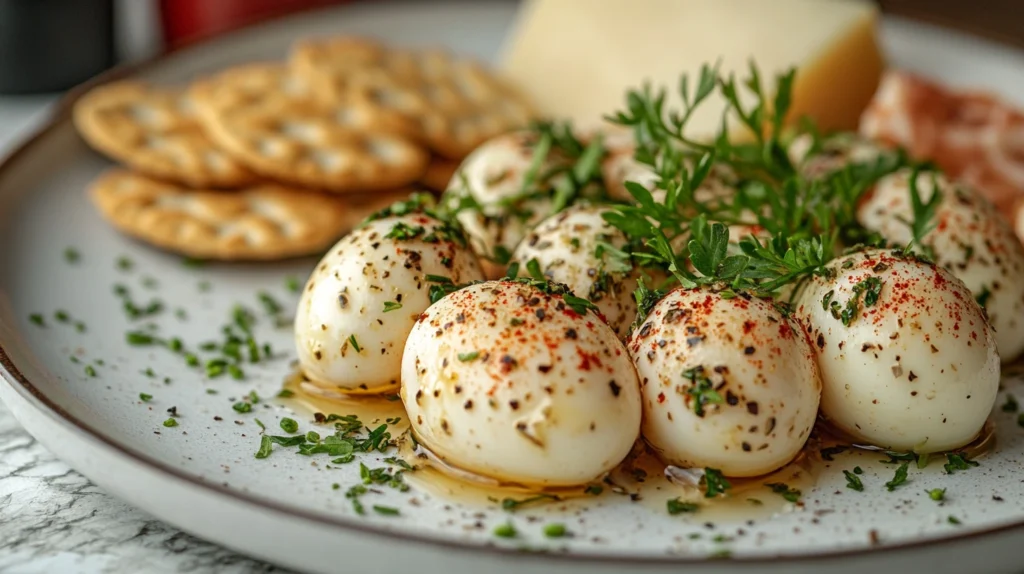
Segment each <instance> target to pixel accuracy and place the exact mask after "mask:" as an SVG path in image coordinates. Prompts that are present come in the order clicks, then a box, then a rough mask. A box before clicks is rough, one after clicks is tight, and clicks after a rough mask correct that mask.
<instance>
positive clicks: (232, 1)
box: [160, 0, 351, 50]
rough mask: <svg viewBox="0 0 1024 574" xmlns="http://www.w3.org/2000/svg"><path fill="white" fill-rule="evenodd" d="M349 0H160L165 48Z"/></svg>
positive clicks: (172, 47)
mask: <svg viewBox="0 0 1024 574" xmlns="http://www.w3.org/2000/svg"><path fill="white" fill-rule="evenodd" d="M349 1H351V0H160V19H161V21H162V25H163V34H164V42H165V43H166V48H167V49H171V50H173V49H175V48H179V47H181V46H184V45H185V44H188V43H190V42H194V41H196V40H199V39H200V38H205V37H208V36H213V35H215V34H220V33H222V32H226V31H228V30H232V29H235V28H239V27H242V26H245V25H248V24H253V23H256V22H259V21H261V20H268V19H270V18H274V17H277V16H283V15H285V14H290V13H292V12H298V11H301V10H305V9H309V8H316V7H319V6H327V5H331V4H344V3H346V2H349Z"/></svg>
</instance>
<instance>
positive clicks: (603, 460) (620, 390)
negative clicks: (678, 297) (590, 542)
mask: <svg viewBox="0 0 1024 574" xmlns="http://www.w3.org/2000/svg"><path fill="white" fill-rule="evenodd" d="M583 311H584V314H582V315H580V314H577V313H576V312H575V311H574V310H573V309H572V308H571V307H570V306H568V305H567V304H566V303H565V301H564V299H563V297H562V296H561V295H558V294H553V293H550V292H545V291H544V290H541V289H539V288H537V287H533V286H530V285H527V284H524V283H522V282H516V281H490V282H486V283H479V284H476V285H473V286H470V287H467V288H465V289H462V290H460V291H456V292H455V293H452V294H450V295H448V296H446V297H445V298H444V299H442V300H440V301H438V302H437V303H435V304H434V305H432V306H431V307H430V308H429V309H427V311H426V312H425V313H424V314H423V316H422V318H421V319H420V321H419V322H418V323H417V324H416V326H415V327H414V328H413V330H412V333H411V334H410V335H409V340H408V342H407V343H406V347H405V356H404V358H403V360H402V393H401V394H402V401H403V402H404V404H405V408H406V410H407V412H408V413H409V420H410V421H411V424H412V429H413V431H414V432H415V434H416V438H417V440H418V441H419V443H420V444H422V445H424V446H426V447H427V448H428V449H429V450H430V451H432V452H433V453H434V454H435V455H437V456H438V457H440V458H441V459H442V460H444V461H445V462H446V463H448V464H450V465H452V466H454V467H456V468H459V469H462V470H465V471H469V472H473V473H476V474H478V475H482V476H485V477H490V478H493V479H497V480H500V481H503V482H510V483H517V484H523V485H531V486H570V485H578V484H583V483H586V482H587V481H590V480H593V479H595V478H598V477H600V476H601V475H603V474H604V473H606V472H608V471H609V470H611V469H612V468H614V467H615V466H616V465H617V464H619V463H620V462H621V461H622V460H623V458H625V457H626V455H627V454H628V453H629V452H630V449H631V448H632V446H633V444H634V443H635V441H636V439H637V437H638V435H639V433H640V416H641V414H640V390H639V386H638V383H637V378H636V371H634V369H633V365H632V363H631V362H630V360H629V354H628V353H627V352H626V349H625V348H624V347H623V346H622V343H621V342H619V340H618V338H617V337H616V336H615V333H614V332H613V331H612V330H611V328H610V327H608V325H606V324H605V323H604V322H603V321H601V320H600V319H599V318H598V317H597V316H596V315H595V314H594V313H593V312H590V311H586V310H583Z"/></svg>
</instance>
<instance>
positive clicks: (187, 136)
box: [74, 81, 256, 188]
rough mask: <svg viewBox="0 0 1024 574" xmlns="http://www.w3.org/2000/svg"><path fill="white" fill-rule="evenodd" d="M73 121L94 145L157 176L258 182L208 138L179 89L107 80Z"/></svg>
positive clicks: (202, 183) (215, 183)
mask: <svg viewBox="0 0 1024 574" xmlns="http://www.w3.org/2000/svg"><path fill="white" fill-rule="evenodd" d="M74 122H75V126H76V127H77V128H78V131H79V133H80V134H81V135H82V137H83V138H84V139H85V141H86V142H87V143H88V144H89V145H90V146H92V147H93V148H94V149H96V150H97V151H99V152H101V153H103V154H105V155H107V156H109V157H110V158H112V159H114V160H117V161H120V162H122V163H124V164H126V165H128V166H130V167H132V168H134V169H136V170H138V171H140V172H143V173H146V174H149V175H152V176H154V177H159V178H162V179H167V180H170V181H174V182H177V183H182V184H185V185H190V186H193V187H218V188H232V187H240V186H244V185H248V184H251V183H252V182H254V181H255V180H256V176H255V175H254V174H253V173H252V172H251V171H250V170H248V169H246V168H245V166H244V165H243V164H241V163H240V162H238V161H235V160H234V159H233V158H232V157H231V156H229V155H227V154H225V153H224V152H222V151H221V150H219V149H217V147H215V146H214V145H213V143H212V142H211V141H210V140H209V139H208V138H207V137H206V135H205V133H204V132H203V130H202V128H201V127H200V126H199V124H198V122H197V121H196V115H195V109H194V107H193V106H192V104H191V102H190V101H189V100H188V98H186V97H185V96H184V94H183V93H182V92H181V91H179V90H174V89H164V88H156V87H153V86H148V85H146V84H143V83H140V82H134V81H124V82H115V83H111V84H106V85H103V86H100V87H97V88H95V89H93V90H92V91H90V92H88V93H87V94H85V95H84V96H83V97H82V98H81V99H79V100H78V102H76V104H75V108H74Z"/></svg>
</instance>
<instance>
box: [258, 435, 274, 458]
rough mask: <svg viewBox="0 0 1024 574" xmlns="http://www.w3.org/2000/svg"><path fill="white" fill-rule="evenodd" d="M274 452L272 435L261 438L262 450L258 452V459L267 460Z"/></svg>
mask: <svg viewBox="0 0 1024 574" xmlns="http://www.w3.org/2000/svg"><path fill="white" fill-rule="evenodd" d="M272 451H273V446H271V442H270V435H263V436H262V437H260V449H259V450H257V451H256V455H255V456H256V458H267V457H268V456H270V453H271V452H272Z"/></svg>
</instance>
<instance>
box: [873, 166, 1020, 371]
mask: <svg viewBox="0 0 1024 574" xmlns="http://www.w3.org/2000/svg"><path fill="white" fill-rule="evenodd" d="M911 173H912V171H911V170H910V169H904V170H900V171H898V172H896V173H894V174H892V175H889V176H886V177H884V178H882V179H881V180H879V181H878V183H877V184H876V185H875V186H874V190H873V191H872V192H870V193H869V195H868V196H867V198H866V199H865V200H864V201H863V202H862V203H861V205H860V207H859V208H858V209H857V220H858V221H859V222H860V223H861V225H863V226H864V227H865V228H867V229H869V230H871V231H876V232H878V233H879V234H881V235H882V237H884V238H885V239H887V240H889V241H892V242H895V243H898V244H903V245H905V244H907V243H909V242H910V241H911V240H912V239H913V237H914V236H913V233H912V232H911V228H910V226H909V225H908V224H907V222H908V221H913V219H914V210H913V203H912V200H911V192H910V177H911ZM916 188H917V192H918V196H919V197H920V199H921V201H922V202H923V203H925V204H927V203H928V202H929V201H931V199H932V197H933V196H934V194H935V190H936V189H938V192H939V194H940V198H939V200H938V205H937V206H936V209H935V214H934V217H933V218H932V220H931V221H930V223H931V225H932V230H931V231H930V232H928V234H927V235H925V236H924V239H923V241H922V244H923V245H922V246H923V247H925V248H927V249H928V250H929V256H930V257H932V258H933V259H934V261H935V262H936V263H937V264H939V265H941V266H942V267H945V268H946V269H947V270H949V271H950V272H952V273H953V274H954V275H956V276H957V277H959V278H960V280H961V281H963V282H964V284H965V285H967V288H968V289H970V290H971V293H973V294H974V297H975V299H976V300H977V301H978V303H979V304H980V305H981V306H983V307H984V308H985V309H986V310H987V312H988V318H989V321H990V322H991V324H992V327H993V328H994V329H995V337H996V345H997V346H998V347H999V356H1000V357H1001V358H1002V360H1003V361H1004V362H1008V361H1010V360H1013V359H1015V358H1016V357H1017V356H1019V355H1020V353H1021V351H1024V246H1021V243H1020V241H1019V240H1018V239H1017V236H1016V235H1015V234H1014V231H1013V229H1011V228H1010V226H1009V225H1008V224H1007V223H1006V221H1005V220H1003V218H1002V217H1000V215H999V213H998V212H997V211H996V209H995V207H994V206H993V205H992V204H991V203H989V202H988V201H987V200H986V199H985V198H984V197H982V196H981V195H979V194H978V193H976V192H975V191H973V190H971V189H970V188H968V187H966V186H964V185H962V184H956V183H953V182H951V181H949V180H948V179H947V178H946V177H945V176H943V175H941V174H938V173H935V172H921V173H919V174H918V176H917V185H916Z"/></svg>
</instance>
